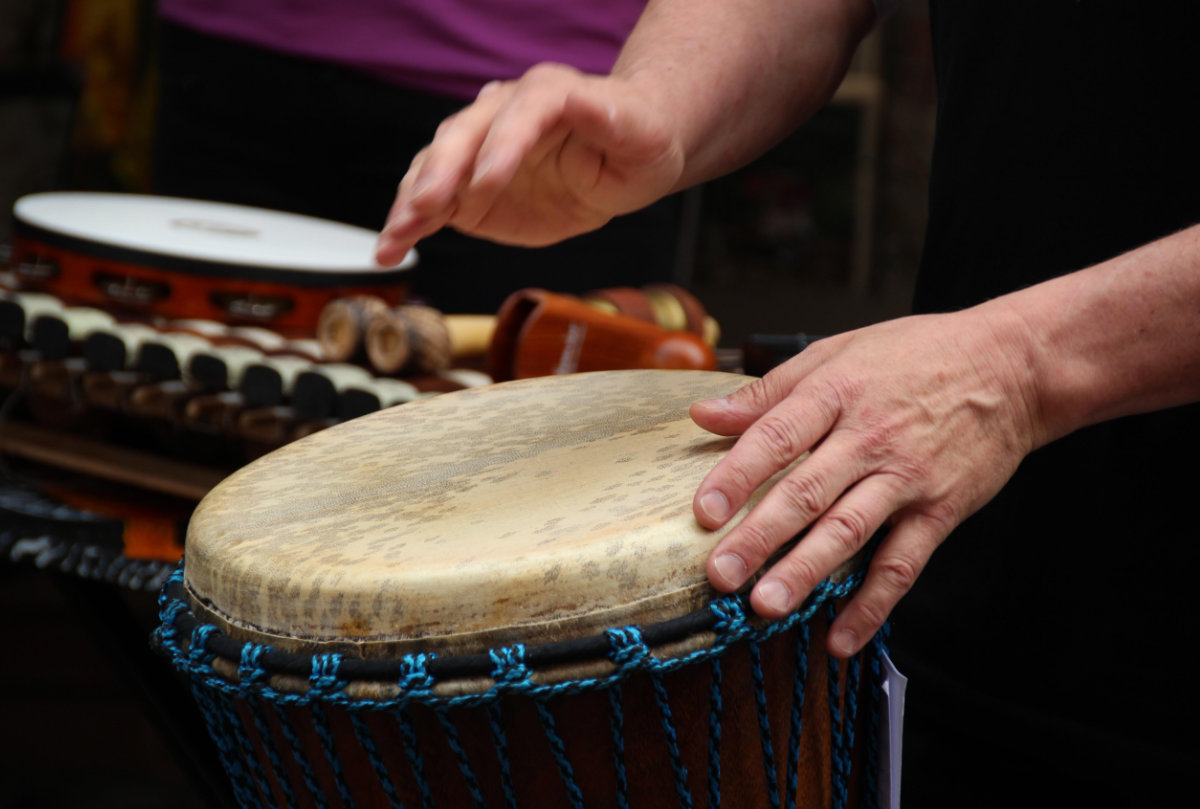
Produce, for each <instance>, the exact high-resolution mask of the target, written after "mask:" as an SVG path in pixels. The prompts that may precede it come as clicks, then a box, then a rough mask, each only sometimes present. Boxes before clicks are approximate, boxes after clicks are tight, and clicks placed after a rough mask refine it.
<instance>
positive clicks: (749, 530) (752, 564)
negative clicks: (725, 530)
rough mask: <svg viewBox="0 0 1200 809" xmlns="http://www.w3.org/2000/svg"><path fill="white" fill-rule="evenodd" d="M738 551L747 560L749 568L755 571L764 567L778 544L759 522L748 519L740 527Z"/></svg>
mask: <svg viewBox="0 0 1200 809" xmlns="http://www.w3.org/2000/svg"><path fill="white" fill-rule="evenodd" d="M736 544H737V548H738V550H740V551H741V552H742V554H743V555H744V556H745V558H746V564H747V566H748V567H749V568H750V569H751V570H753V569H755V568H757V567H759V566H761V565H762V563H763V562H764V561H766V559H767V557H769V556H770V555H771V554H772V553H774V552H775V548H776V546H777V543H776V542H775V541H774V539H773V537H772V536H771V534H770V533H768V532H767V531H766V530H765V529H764V528H763V526H761V525H759V524H758V523H757V522H755V521H752V520H749V519H747V520H746V521H744V522H743V523H742V524H741V525H740V526H739V527H738V535H737V539H736Z"/></svg>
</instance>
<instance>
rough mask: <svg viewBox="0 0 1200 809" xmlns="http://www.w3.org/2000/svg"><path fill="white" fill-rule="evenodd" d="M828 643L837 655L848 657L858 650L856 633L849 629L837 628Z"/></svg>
mask: <svg viewBox="0 0 1200 809" xmlns="http://www.w3.org/2000/svg"><path fill="white" fill-rule="evenodd" d="M830 645H831V646H832V647H833V653H834V654H835V655H837V656H838V657H849V656H850V655H852V654H854V653H855V652H857V651H858V634H857V633H855V632H854V631H853V630H850V629H839V630H838V631H837V632H834V633H833V637H831V638H830Z"/></svg>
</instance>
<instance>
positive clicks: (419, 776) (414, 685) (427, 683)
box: [394, 654, 434, 809]
mask: <svg viewBox="0 0 1200 809" xmlns="http://www.w3.org/2000/svg"><path fill="white" fill-rule="evenodd" d="M433 658H434V656H433V655H430V654H409V655H405V656H404V657H403V658H401V668H402V674H401V675H400V677H399V679H398V680H397V681H396V684H397V686H399V688H400V693H401V700H402V701H401V703H400V705H399V706H398V707H397V708H396V709H395V713H394V716H395V719H396V725H397V726H398V727H399V729H400V743H401V746H403V747H404V755H405V756H406V757H407V758H408V766H409V769H411V770H412V774H413V780H415V781H416V783H417V790H418V791H419V792H420V793H421V803H422V805H423V806H424V807H425V809H434V804H433V791H432V790H431V789H430V788H429V779H428V778H426V777H425V760H424V758H422V756H421V750H420V747H419V746H418V745H417V732H416V729H415V728H413V724H412V719H411V718H410V717H409V715H408V709H407V705H408V701H409V700H411V699H412V698H414V697H422V696H427V695H429V694H431V693H432V692H433V675H431V674H430V673H429V671H428V668H427V667H428V665H429V661H431V660H433Z"/></svg>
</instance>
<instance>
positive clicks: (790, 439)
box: [692, 376, 838, 528]
mask: <svg viewBox="0 0 1200 809" xmlns="http://www.w3.org/2000/svg"><path fill="white" fill-rule="evenodd" d="M769 379H770V377H769V376H768V377H764V378H763V379H762V380H758V381H757V382H755V383H754V385H750V386H747V388H743V389H742V390H740V391H737V393H735V394H734V395H733V396H731V397H727V399H726V405H725V407H726V408H727V409H728V410H729V411H730V412H729V413H728V414H727V416H728V417H727V418H726V419H724V421H723V422H722V420H721V419H719V418H711V422H714V423H715V424H714V426H718V427H719V426H720V425H721V424H722V423H723V424H724V426H725V427H728V428H736V427H737V426H738V425H740V424H741V423H742V421H743V420H747V419H751V418H753V414H754V413H756V412H759V411H760V410H765V413H764V414H763V415H761V416H760V417H758V418H757V419H756V420H754V421H753V423H751V424H750V425H749V427H747V428H746V429H745V430H744V431H743V432H742V435H741V438H739V439H738V441H737V443H736V444H734V446H733V449H731V450H730V451H729V454H727V455H726V456H725V457H724V458H722V459H721V461H720V462H719V463H718V464H717V465H716V466H715V467H713V469H712V471H710V472H709V473H708V474H707V475H706V476H705V477H704V480H703V481H701V482H700V486H699V487H698V488H697V490H696V496H695V498H694V499H693V501H692V502H693V508H694V510H695V513H696V518H697V519H698V520H699V521H700V523H701V524H702V525H704V526H705V527H707V528H719V527H721V526H722V525H724V524H725V523H726V522H727V521H728V520H729V518H730V517H731V516H733V515H734V514H736V513H737V511H738V509H740V508H741V507H742V506H743V505H745V504H746V501H747V500H748V499H749V498H750V495H751V494H752V493H753V492H754V490H755V489H757V488H758V487H759V486H761V485H762V484H763V483H765V482H766V481H767V479H769V478H770V477H771V476H772V475H774V474H775V473H776V472H779V471H781V470H783V469H785V468H787V467H788V466H789V465H791V464H792V462H794V461H795V460H796V459H798V458H799V457H800V456H801V455H803V454H804V453H805V452H808V451H809V450H810V449H812V448H813V446H815V445H816V443H817V442H818V441H820V440H821V438H822V437H824V436H825V435H826V434H827V433H828V432H829V430H830V429H831V428H832V427H833V425H834V423H835V422H836V420H837V416H838V409H837V407H836V406H835V405H833V404H831V403H829V402H827V401H825V400H824V398H823V397H821V396H817V395H814V394H813V393H812V392H811V391H808V390H804V389H801V388H800V387H796V388H794V389H793V390H792V391H791V392H790V393H789V394H787V395H786V396H785V397H783V398H782V399H780V400H778V402H777V403H775V404H774V405H773V406H769V407H768V406H767V404H766V403H762V402H759V403H753V404H751V405H750V406H749V407H746V406H745V405H740V404H739V402H738V400H737V397H738V396H739V395H741V397H742V399H743V400H744V401H745V400H749V401H751V402H754V400H755V397H759V398H760V399H761V398H762V397H766V402H770V400H771V398H772V397H773V394H772V392H771V389H770V388H769V387H768V386H767V385H766V383H767V382H768V380H769ZM760 382H761V383H764V384H763V385H762V386H759V383H760ZM756 386H758V387H756ZM743 391H745V393H743ZM717 401H720V400H717ZM704 404H708V405H709V406H710V407H715V404H714V403H712V402H709V403H704ZM708 415H709V416H710V417H711V416H712V414H711V413H709V414H708ZM695 417H696V414H695V413H693V418H695ZM700 421H701V420H700V419H697V422H698V423H699V422H700ZM701 426H702V427H706V428H708V429H712V428H711V427H708V425H707V424H704V423H701ZM717 431H718V432H723V431H721V430H720V429H718V430H717Z"/></svg>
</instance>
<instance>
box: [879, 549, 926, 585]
mask: <svg viewBox="0 0 1200 809" xmlns="http://www.w3.org/2000/svg"><path fill="white" fill-rule="evenodd" d="M871 567H872V568H874V572H875V574H876V575H878V576H879V578H880V579H881V580H882V581H883V583H884V585H885V586H886V587H887V589H888V590H890V591H892V592H893V593H907V592H908V591H909V590H911V589H912V587H913V585H914V584H915V583H916V581H917V576H919V575H920V573H921V567H922V565H921V564H920V563H919V562H917V561H916V560H914V559H912V558H911V557H909V556H905V555H900V554H890V555H888V556H886V557H884V558H882V559H876V560H875V561H874V562H872V563H871Z"/></svg>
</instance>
